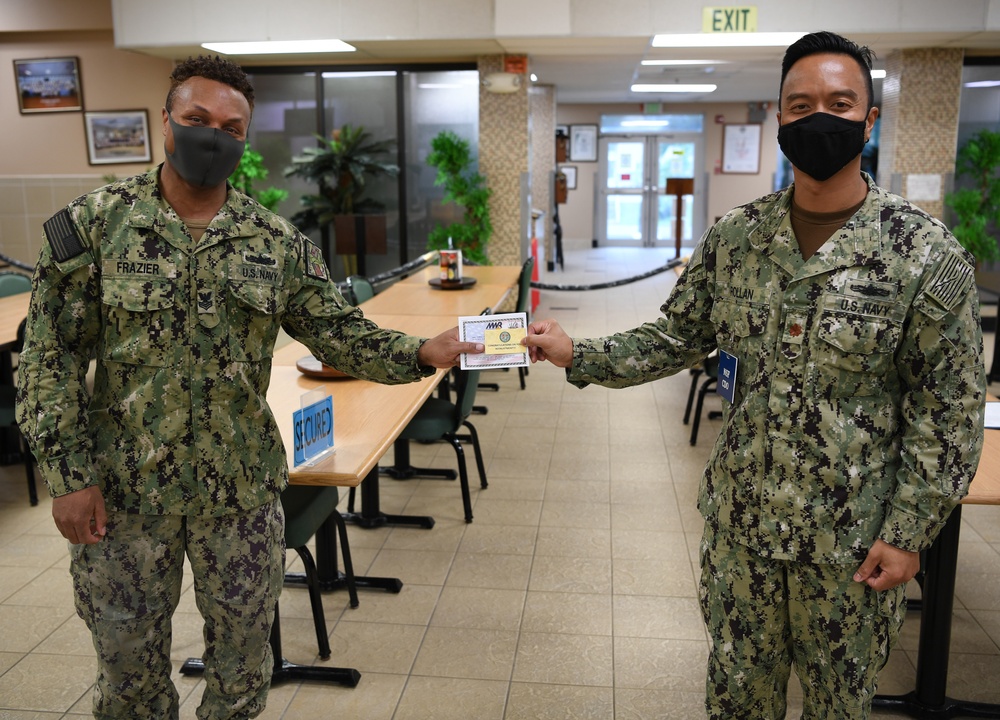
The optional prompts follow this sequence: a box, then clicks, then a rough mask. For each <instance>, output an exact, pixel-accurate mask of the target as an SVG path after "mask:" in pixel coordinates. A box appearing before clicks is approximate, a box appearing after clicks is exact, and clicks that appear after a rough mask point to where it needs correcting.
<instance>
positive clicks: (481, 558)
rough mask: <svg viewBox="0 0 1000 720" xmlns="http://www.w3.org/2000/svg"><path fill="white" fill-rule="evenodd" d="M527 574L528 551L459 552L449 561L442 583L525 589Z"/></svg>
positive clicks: (529, 563) (529, 558)
mask: <svg viewBox="0 0 1000 720" xmlns="http://www.w3.org/2000/svg"><path fill="white" fill-rule="evenodd" d="M530 575H531V557H530V556H528V555H494V554H489V553H463V552H460V553H458V554H457V555H455V560H454V562H452V564H451V572H449V573H448V579H447V581H446V582H445V586H446V587H478V588H496V589H499V590H525V589H527V587H528V578H529V577H530Z"/></svg>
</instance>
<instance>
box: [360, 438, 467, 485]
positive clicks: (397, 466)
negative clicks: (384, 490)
mask: <svg viewBox="0 0 1000 720" xmlns="http://www.w3.org/2000/svg"><path fill="white" fill-rule="evenodd" d="M392 455H393V461H392V465H391V466H390V467H383V468H379V473H381V474H383V475H388V476H389V477H391V478H392V479H394V480H409V479H410V478H413V477H418V476H419V477H441V478H445V479H446V480H454V479H455V478H457V477H458V474H457V473H456V472H455V471H454V470H446V469H443V468H417V467H413V465H411V464H410V441H409V440H396V442H394V443H393V444H392Z"/></svg>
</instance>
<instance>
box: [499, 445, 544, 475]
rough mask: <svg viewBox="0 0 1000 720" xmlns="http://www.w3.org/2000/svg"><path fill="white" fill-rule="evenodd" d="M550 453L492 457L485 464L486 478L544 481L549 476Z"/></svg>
mask: <svg viewBox="0 0 1000 720" xmlns="http://www.w3.org/2000/svg"><path fill="white" fill-rule="evenodd" d="M551 454H552V453H551V451H550V450H549V451H545V452H539V453H537V454H536V455H521V456H518V457H494V458H491V459H490V460H489V462H487V463H486V477H488V478H492V477H494V476H503V477H516V478H532V479H535V480H544V479H546V478H547V477H548V476H549V466H550V465H551V461H550V456H551Z"/></svg>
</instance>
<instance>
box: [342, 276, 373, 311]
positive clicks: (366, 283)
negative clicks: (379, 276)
mask: <svg viewBox="0 0 1000 720" xmlns="http://www.w3.org/2000/svg"><path fill="white" fill-rule="evenodd" d="M347 285H348V286H349V287H350V288H351V295H353V296H354V297H353V299H354V304H355V305H360V304H361V303H363V302H364V301H365V300H371V299H372V298H373V297H375V288H374V287H373V286H372V284H371V281H370V280H369V279H368V278H366V277H365V276H364V275H351V276H350V277H348V278H347Z"/></svg>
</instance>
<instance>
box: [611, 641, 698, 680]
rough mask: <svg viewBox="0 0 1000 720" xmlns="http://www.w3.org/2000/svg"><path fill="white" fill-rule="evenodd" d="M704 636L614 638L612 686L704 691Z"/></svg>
mask: <svg viewBox="0 0 1000 720" xmlns="http://www.w3.org/2000/svg"><path fill="white" fill-rule="evenodd" d="M707 664H708V644H707V643H706V642H705V641H704V640H700V641H699V640H666V639H656V638H631V637H616V638H615V688H638V689H649V690H673V691H681V692H692V693H704V692H705V668H706V667H707Z"/></svg>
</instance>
